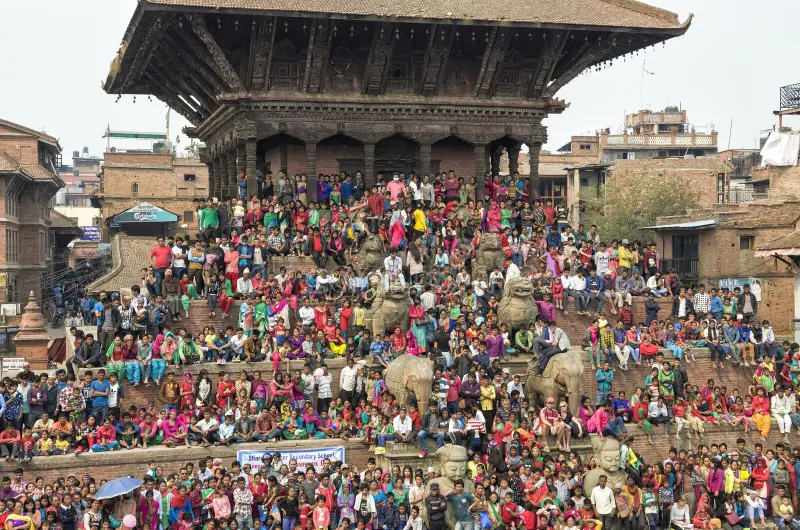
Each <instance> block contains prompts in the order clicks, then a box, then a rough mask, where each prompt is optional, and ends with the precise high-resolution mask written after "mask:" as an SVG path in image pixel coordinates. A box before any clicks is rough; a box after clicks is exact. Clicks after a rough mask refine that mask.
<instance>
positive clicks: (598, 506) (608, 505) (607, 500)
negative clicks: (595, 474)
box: [591, 475, 617, 528]
mask: <svg viewBox="0 0 800 530" xmlns="http://www.w3.org/2000/svg"><path fill="white" fill-rule="evenodd" d="M607 482H608V477H607V476H606V475H600V479H599V481H598V484H597V486H595V487H594V488H593V489H592V493H591V501H592V506H594V510H595V513H596V515H597V519H598V520H599V521H600V522H601V523H603V528H610V525H611V524H613V523H614V511H615V510H616V507H617V503H616V500H615V499H614V492H613V491H612V489H611V488H609V487H607V486H606V483H607Z"/></svg>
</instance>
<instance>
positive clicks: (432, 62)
mask: <svg viewBox="0 0 800 530" xmlns="http://www.w3.org/2000/svg"><path fill="white" fill-rule="evenodd" d="M456 29H457V28H456V27H455V26H450V25H443V24H433V25H432V26H431V29H430V35H429V37H428V47H427V49H426V50H425V59H424V60H423V62H422V74H421V76H420V81H419V87H418V88H417V91H416V92H417V94H421V95H423V96H434V95H436V94H437V93H438V92H439V87H440V86H441V82H442V78H443V77H444V74H445V70H446V66H447V59H448V58H449V57H450V50H451V49H452V47H453V40H455V34H456Z"/></svg>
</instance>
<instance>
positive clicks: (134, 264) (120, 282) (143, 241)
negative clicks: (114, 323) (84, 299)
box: [86, 235, 156, 293]
mask: <svg viewBox="0 0 800 530" xmlns="http://www.w3.org/2000/svg"><path fill="white" fill-rule="evenodd" d="M155 246H156V241H155V238H152V237H134V236H125V235H117V236H114V240H113V241H112V242H111V261H112V269H111V270H110V271H109V272H108V273H106V274H104V275H103V276H101V277H99V278H98V279H96V280H95V281H93V282H92V283H91V284H89V286H87V288H86V290H87V292H90V293H99V292H100V291H106V292H115V291H125V292H126V293H130V288H131V286H132V285H141V282H142V279H141V278H142V274H141V270H142V268H144V267H147V266H149V265H150V251H151V250H152V249H153V247H155Z"/></svg>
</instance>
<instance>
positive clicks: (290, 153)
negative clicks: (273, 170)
mask: <svg viewBox="0 0 800 530" xmlns="http://www.w3.org/2000/svg"><path fill="white" fill-rule="evenodd" d="M286 149H287V156H286V168H287V169H286V171H287V173H288V174H289V175H295V174H300V173H306V172H307V170H308V157H307V156H306V146H305V145H289V146H286ZM317 173H320V169H319V166H318V167H317ZM312 193H313V192H312ZM312 196H313V195H312Z"/></svg>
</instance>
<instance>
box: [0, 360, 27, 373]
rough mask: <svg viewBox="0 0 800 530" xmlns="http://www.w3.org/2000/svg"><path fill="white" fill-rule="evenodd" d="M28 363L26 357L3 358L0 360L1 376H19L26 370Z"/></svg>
mask: <svg viewBox="0 0 800 530" xmlns="http://www.w3.org/2000/svg"><path fill="white" fill-rule="evenodd" d="M26 364H28V361H27V360H26V359H25V357H3V358H2V359H0V374H2V375H3V376H6V375H9V374H17V373H19V372H21V371H22V369H23V368H25V365H26Z"/></svg>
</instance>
